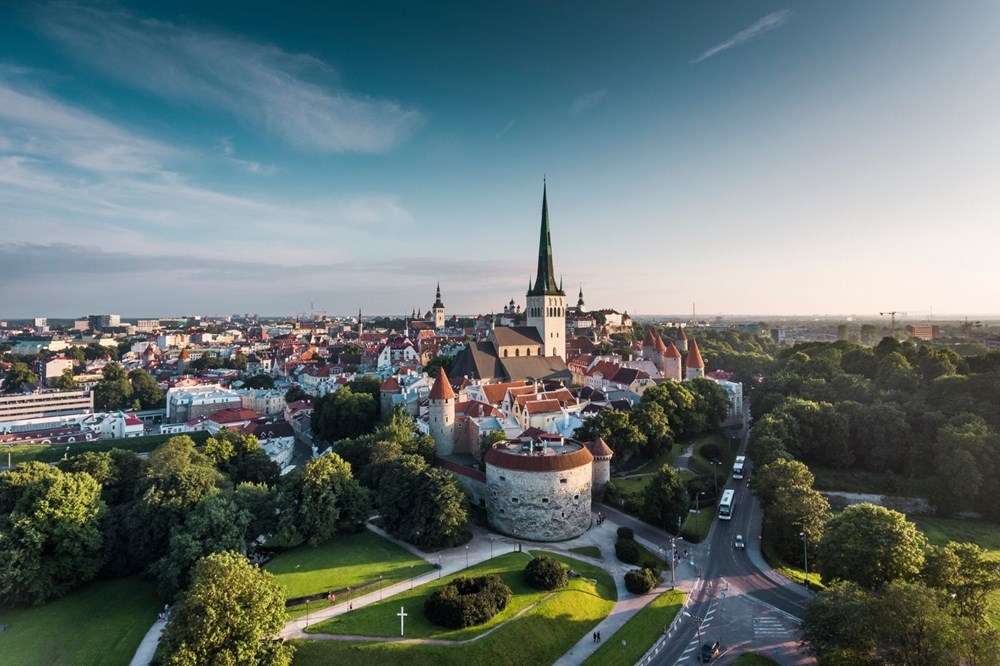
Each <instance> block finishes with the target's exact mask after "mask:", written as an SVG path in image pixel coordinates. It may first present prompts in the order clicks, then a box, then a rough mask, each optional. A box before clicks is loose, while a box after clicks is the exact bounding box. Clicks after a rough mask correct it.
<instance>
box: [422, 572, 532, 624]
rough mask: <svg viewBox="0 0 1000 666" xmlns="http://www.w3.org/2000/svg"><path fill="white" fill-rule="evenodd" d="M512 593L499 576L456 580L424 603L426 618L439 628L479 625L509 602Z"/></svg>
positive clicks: (459, 578)
mask: <svg viewBox="0 0 1000 666" xmlns="http://www.w3.org/2000/svg"><path fill="white" fill-rule="evenodd" d="M512 596H513V593H512V592H511V591H510V588H509V587H507V585H506V584H505V583H504V582H503V580H501V578H500V577H499V576H494V575H490V576H479V577H477V578H465V577H462V576H460V577H458V578H456V579H455V580H453V581H452V582H451V583H449V584H448V585H447V586H445V587H443V588H441V589H440V590H438V591H437V592H435V593H434V594H432V595H431V596H430V597H429V598H428V599H427V601H426V602H425V603H424V614H425V615H426V616H427V619H428V620H430V621H431V622H432V623H434V624H436V625H438V626H440V627H448V628H449V629H463V628H465V627H472V626H475V625H477V624H482V623H484V622H486V621H487V620H489V619H490V618H492V617H493V616H494V615H496V614H497V613H499V612H500V611H502V610H503V609H504V608H506V607H507V604H509V603H510V600H511V597H512Z"/></svg>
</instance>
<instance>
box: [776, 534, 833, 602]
mask: <svg viewBox="0 0 1000 666" xmlns="http://www.w3.org/2000/svg"><path fill="white" fill-rule="evenodd" d="M761 551H762V554H763V556H764V561H766V562H767V563H768V564H770V565H771V567H773V568H774V570H775V571H777V572H778V573H780V574H781V575H782V576H784V577H785V578H787V579H788V580H790V581H792V582H793V583H798V584H799V585H805V582H806V572H805V570H803V569H799V568H797V567H795V566H793V565H791V564H788V563H787V562H785V561H784V560H782V559H781V558H780V557H778V555H777V553H775V552H774V549H773V548H771V544H770V543H769V542H767V541H765V542H764V545H763V547H762V548H761ZM809 587H811V588H812V589H814V590H823V589H826V586H825V585H823V579H822V578H821V577H820V575H819V574H818V573H816V572H815V571H810V572H809Z"/></svg>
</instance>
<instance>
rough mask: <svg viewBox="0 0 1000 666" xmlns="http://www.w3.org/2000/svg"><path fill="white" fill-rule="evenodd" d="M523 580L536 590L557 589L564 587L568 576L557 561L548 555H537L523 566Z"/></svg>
mask: <svg viewBox="0 0 1000 666" xmlns="http://www.w3.org/2000/svg"><path fill="white" fill-rule="evenodd" d="M524 582H526V583H527V584H528V585H530V586H531V587H533V588H535V589H538V590H558V589H559V588H561V587H566V584H567V583H568V582H569V576H567V575H566V569H565V568H563V565H561V564H560V563H559V562H558V561H556V560H555V559H553V558H551V557H549V556H548V555H539V556H538V557H536V558H534V559H532V560H531V561H530V562H528V565H527V566H526V567H524Z"/></svg>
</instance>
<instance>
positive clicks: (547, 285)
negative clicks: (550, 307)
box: [528, 183, 564, 296]
mask: <svg viewBox="0 0 1000 666" xmlns="http://www.w3.org/2000/svg"><path fill="white" fill-rule="evenodd" d="M555 274H556V271H555V268H553V266H552V235H551V233H550V232H549V203H548V193H547V186H546V185H545V184H544V183H543V184H542V229H541V235H540V237H539V239H538V273H537V275H536V277H535V286H534V287H532V288H531V289H529V290H528V295H529V296H542V295H544V294H559V295H564V294H563V291H562V289H561V288H560V287H559V286H558V285H556V276H555Z"/></svg>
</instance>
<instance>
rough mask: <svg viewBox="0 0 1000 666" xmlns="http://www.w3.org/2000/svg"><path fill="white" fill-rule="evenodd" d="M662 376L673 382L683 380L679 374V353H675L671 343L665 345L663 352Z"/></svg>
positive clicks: (675, 348)
mask: <svg viewBox="0 0 1000 666" xmlns="http://www.w3.org/2000/svg"><path fill="white" fill-rule="evenodd" d="M663 376H664V377H665V378H666V379H672V380H674V381H675V382H679V381H680V380H681V379H683V378H684V375H683V374H682V372H681V353H680V352H679V351H677V347H675V346H674V343H673V342H671V343H670V344H669V345H667V349H666V351H664V352H663Z"/></svg>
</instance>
